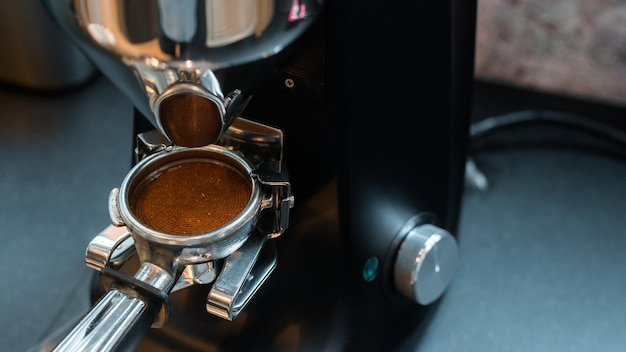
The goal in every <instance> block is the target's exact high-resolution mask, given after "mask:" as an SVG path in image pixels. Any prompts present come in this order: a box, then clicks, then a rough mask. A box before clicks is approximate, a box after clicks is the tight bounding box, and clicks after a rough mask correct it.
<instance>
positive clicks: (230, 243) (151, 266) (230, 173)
mask: <svg viewBox="0 0 626 352" xmlns="http://www.w3.org/2000/svg"><path fill="white" fill-rule="evenodd" d="M268 132H270V133H268ZM140 139H141V141H142V143H141V144H140V145H141V147H140V148H139V149H138V151H139V152H138V158H139V159H141V160H140V161H139V162H138V163H137V164H136V165H135V166H134V167H133V168H132V169H131V170H130V172H129V173H128V175H127V176H126V177H125V179H124V180H123V182H122V184H121V186H120V187H119V188H114V189H113V190H112V191H111V194H110V197H109V212H110V216H111V221H112V225H111V226H110V227H109V228H107V229H106V230H105V231H103V232H102V233H100V234H99V235H98V236H96V237H95V238H94V239H93V240H92V241H91V243H90V244H89V246H88V248H87V253H86V262H87V264H88V265H89V266H90V267H92V268H94V269H97V270H99V271H100V273H101V275H102V276H103V277H105V278H106V281H107V282H108V291H107V292H106V294H105V295H104V296H103V297H102V298H100V299H99V300H98V301H97V302H96V304H95V305H94V306H93V307H92V308H91V310H90V311H89V312H88V313H87V314H86V315H85V316H84V318H82V320H81V321H80V322H79V323H78V324H76V326H75V327H74V328H73V330H72V331H70V332H69V333H68V334H67V335H66V336H65V337H64V338H63V340H62V341H61V342H60V343H59V344H58V345H57V346H56V347H55V349H54V350H55V351H84V350H86V349H87V350H94V351H96V350H97V351H119V350H127V349H128V350H132V349H133V347H134V346H136V344H137V343H138V342H139V341H140V339H141V338H142V337H143V335H144V334H145V332H147V331H148V329H149V328H150V327H152V328H159V327H162V326H163V325H164V324H165V323H166V322H167V319H168V316H169V311H170V303H169V294H170V293H172V292H174V291H178V290H182V289H184V288H186V287H188V286H191V285H198V284H204V285H211V289H210V291H209V293H208V295H207V299H206V302H205V307H206V310H207V311H208V312H209V313H212V314H214V315H216V316H219V317H221V318H224V319H227V320H233V319H234V318H236V317H237V315H238V314H239V313H240V312H241V311H242V309H243V308H244V307H245V305H246V304H247V303H248V301H249V300H250V298H251V297H252V295H253V294H254V293H255V292H256V291H257V289H258V288H259V287H260V285H261V284H262V283H263V282H264V281H265V279H266V278H267V277H268V275H269V274H270V273H271V272H272V270H273V269H274V267H275V265H276V256H275V253H274V252H271V249H272V247H271V246H266V242H268V240H271V239H274V238H276V237H278V236H280V235H281V234H282V233H283V231H284V230H285V228H286V226H287V223H288V213H289V209H290V208H291V207H293V203H294V198H293V196H292V195H291V189H290V185H289V182H288V178H287V175H286V172H285V170H284V166H283V165H282V162H281V161H280V160H278V159H276V158H273V157H271V156H268V155H264V156H260V155H259V154H256V153H254V148H252V149H250V147H249V146H250V145H251V144H254V143H253V142H250V140H256V141H257V142H256V145H257V146H258V148H259V149H258V150H262V151H263V152H264V153H267V150H268V148H269V149H270V150H272V149H273V150H276V151H280V148H279V147H278V146H276V143H279V144H280V143H282V135H281V134H280V131H279V130H273V129H271V128H270V127H267V126H264V125H260V124H257V123H254V122H252V121H248V120H243V119H241V120H240V121H237V122H236V123H234V125H233V126H232V128H231V130H230V131H229V132H228V133H227V134H226V135H225V136H224V137H223V138H222V143H223V145H210V146H205V147H196V148H186V147H177V146H174V145H171V144H166V143H164V142H166V141H167V140H166V139H165V138H164V137H163V136H161V135H160V134H158V133H157V132H150V133H147V134H144V135H141V136H140ZM240 143H245V144H247V145H248V155H249V156H248V157H246V156H245V154H243V152H241V151H239V150H238V148H237V147H236V146H237V145H238V144H240ZM277 158H280V153H279V154H278V155H277ZM255 161H256V163H255ZM267 250H269V251H270V252H271V253H273V256H269V258H270V259H269V260H268V259H267V258H268V256H264V257H263V259H259V258H261V255H260V254H261V252H262V251H267ZM132 255H136V256H137V258H138V259H139V263H140V265H139V268H138V269H137V271H136V273H135V274H134V275H132V276H131V275H127V274H124V273H122V272H121V271H118V270H116V269H117V268H119V267H120V266H121V265H123V264H124V262H125V261H126V260H128V259H129V258H130V257H131V256H132ZM199 304H200V305H201V304H202V302H199Z"/></svg>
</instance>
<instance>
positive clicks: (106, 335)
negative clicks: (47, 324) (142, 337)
mask: <svg viewBox="0 0 626 352" xmlns="http://www.w3.org/2000/svg"><path fill="white" fill-rule="evenodd" d="M149 315H151V312H150V311H149V310H148V305H147V303H146V302H145V301H144V300H142V299H140V298H137V297H131V296H128V295H126V294H124V293H122V292H120V291H118V290H110V291H108V292H107V293H106V294H105V295H104V296H103V297H102V298H101V299H100V300H99V301H98V302H97V303H96V304H95V305H94V306H93V307H92V308H91V310H90V311H89V312H88V314H87V315H86V316H85V317H84V318H82V320H81V321H80V322H79V323H78V324H77V325H76V326H74V328H73V330H72V331H70V333H69V334H68V335H67V336H65V337H64V338H63V340H61V342H59V344H58V345H56V347H55V348H54V349H53V351H54V352H92V351H93V352H107V351H132V350H133V349H134V345H133V344H132V343H128V342H124V340H125V339H127V338H130V339H132V340H137V339H136V338H135V337H134V336H132V335H133V334H135V333H136V332H135V331H134V327H135V326H136V324H140V323H141V322H142V321H146V320H147V325H149V324H150V323H151V320H152V319H153V318H152V317H150V316H149ZM144 325H146V322H144ZM137 342H138V340H137V341H136V342H135V344H136V343H137Z"/></svg>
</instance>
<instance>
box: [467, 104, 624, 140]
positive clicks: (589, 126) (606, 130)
mask: <svg viewBox="0 0 626 352" xmlns="http://www.w3.org/2000/svg"><path fill="white" fill-rule="evenodd" d="M537 122H540V123H551V124H555V125H560V126H565V127H570V128H572V129H577V130H580V131H582V132H587V133H592V134H595V135H597V136H600V137H606V138H609V139H611V140H612V141H614V142H617V143H619V144H623V145H624V146H626V133H624V132H623V131H621V130H619V129H617V128H615V127H613V126H611V125H608V124H606V123H603V122H599V121H596V120H592V119H590V118H588V117H582V116H578V115H574V114H570V113H566V112H560V111H551V110H523V111H517V112H512V113H508V114H504V115H499V116H494V117H489V118H486V119H484V120H480V121H477V122H475V123H472V124H471V126H470V138H471V139H472V140H479V139H481V138H484V137H487V136H488V135H490V134H492V133H494V132H496V131H498V130H502V129H506V128H511V127H515V126H519V125H524V124H531V123H537Z"/></svg>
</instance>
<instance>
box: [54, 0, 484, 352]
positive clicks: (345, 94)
mask: <svg viewBox="0 0 626 352" xmlns="http://www.w3.org/2000/svg"><path fill="white" fill-rule="evenodd" d="M44 4H45V6H46V8H47V9H48V10H49V12H50V14H51V16H52V17H53V18H54V19H55V20H56V22H57V23H58V24H59V25H60V27H61V28H62V29H63V30H64V31H65V32H66V33H67V34H68V36H69V37H71V38H72V40H74V41H75V42H76V43H77V44H78V46H79V47H80V48H81V49H82V50H83V51H84V52H85V54H86V55H87V56H88V57H89V58H90V59H91V60H92V61H93V62H94V63H95V64H96V66H98V67H99V68H100V69H101V71H102V72H103V74H104V75H105V76H107V77H108V78H109V79H110V80H111V81H112V82H113V83H114V84H115V85H116V86H117V87H118V88H119V89H120V90H121V91H122V92H123V93H124V94H125V95H127V96H128V98H129V99H131V101H132V102H133V104H134V106H135V108H134V111H132V112H129V118H133V119H134V126H135V131H134V132H135V133H134V134H135V136H136V140H135V148H134V150H132V151H129V154H130V155H131V163H130V164H131V165H130V166H131V168H130V171H129V173H128V175H127V176H126V177H125V178H124V180H122V181H121V185H120V187H118V188H115V189H113V190H112V191H111V194H110V197H109V200H108V202H109V213H110V217H111V226H109V227H107V228H106V229H104V230H103V231H102V232H101V233H100V234H98V235H96V236H95V237H94V239H93V240H92V242H91V243H90V244H89V246H88V248H87V250H86V263H87V265H88V266H90V267H92V268H94V269H95V271H94V280H93V282H92V287H91V291H92V295H93V306H92V308H91V309H90V310H89V312H87V313H86V315H85V316H84V317H82V318H81V319H80V320H79V321H78V322H77V323H76V324H73V325H72V327H71V328H70V329H69V330H68V331H64V332H63V333H62V334H60V335H59V336H57V337H54V338H51V339H50V341H47V343H46V345H47V346H53V347H52V349H53V350H55V351H84V350H98V351H121V350H136V351H144V350H145V351H181V350H184V351H195V350H198V351H240V350H271V351H274V350H276V351H282V350H290V351H291V350H316V351H317V350H342V351H343V350H357V351H360V350H372V349H385V350H394V349H396V348H399V346H405V345H406V343H407V341H413V339H415V340H416V339H417V338H418V337H419V333H420V331H421V328H422V327H423V326H424V324H426V323H427V321H428V316H429V315H430V314H432V313H433V311H434V308H435V307H436V305H437V303H438V302H439V301H440V299H441V297H442V296H443V294H444V293H445V290H446V288H447V287H448V286H449V284H450V283H451V282H452V280H453V276H454V272H455V267H456V259H457V256H458V250H459V248H458V244H457V240H456V236H455V232H456V229H457V222H458V219H459V209H460V200H461V195H462V187H463V175H464V166H465V153H466V145H467V138H468V127H469V115H470V105H471V104H470V103H471V84H472V73H473V53H474V29H475V10H476V4H475V1H460V0H459V1H458V0H452V1H448V2H435V3H431V4H421V3H420V4H417V3H415V4H413V3H407V4H403V6H401V7H398V8H397V9H396V7H395V6H393V4H389V3H382V2H379V1H369V0H366V1H353V0H332V1H330V2H328V3H325V2H324V1H323V0H204V1H202V0H177V1H173V0H153V1H139V0H137V1H131V0H129V1H105V0H46V1H44ZM103 201H104V200H103Z"/></svg>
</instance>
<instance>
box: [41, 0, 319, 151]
mask: <svg viewBox="0 0 626 352" xmlns="http://www.w3.org/2000/svg"><path fill="white" fill-rule="evenodd" d="M44 3H45V4H46V5H47V6H46V7H47V8H48V10H49V12H50V14H51V15H52V17H53V18H54V20H55V21H56V22H57V23H58V24H59V25H60V26H61V27H62V29H63V30H64V31H65V32H66V33H68V34H69V35H70V36H71V37H72V38H73V39H74V40H75V42H76V43H77V44H78V45H79V46H80V47H81V48H82V49H83V50H84V51H85V53H86V54H87V56H88V57H90V58H91V59H92V61H93V62H94V63H95V64H96V66H98V67H99V68H100V70H101V71H102V72H103V73H104V74H105V75H106V76H108V77H109V79H110V80H111V81H112V82H113V83H114V84H115V85H116V86H117V87H118V88H119V89H121V90H122V91H123V92H124V93H125V94H126V95H127V96H128V97H129V98H130V99H131V100H132V102H133V104H134V105H135V107H136V108H137V109H138V110H139V111H140V112H141V113H142V114H143V115H144V116H145V117H146V118H147V119H148V120H150V122H152V124H153V125H154V126H155V127H157V128H158V129H159V130H160V131H161V132H162V133H163V134H164V135H166V136H167V137H168V138H169V139H170V140H171V141H172V142H173V143H174V144H176V145H179V146H186V147H198V146H204V145H208V144H212V143H215V142H216V141H217V140H218V139H219V138H220V136H221V135H222V133H223V132H224V131H225V130H226V129H227V128H228V126H229V125H230V124H231V122H232V121H233V119H234V118H235V117H237V116H238V115H239V113H241V111H242V110H243V109H244V108H245V106H246V104H247V102H248V101H249V99H250V98H251V97H252V94H253V93H254V92H255V90H256V89H258V87H259V86H260V85H261V84H263V83H264V82H265V81H266V80H267V79H268V78H269V75H270V74H271V73H272V71H273V70H274V69H275V68H276V66H277V65H278V63H279V61H280V60H282V58H283V56H284V55H283V54H284V52H286V51H288V50H285V49H287V48H288V47H289V46H290V44H291V43H292V42H294V41H295V40H296V39H297V38H299V37H300V36H301V35H302V34H303V32H304V31H306V30H307V29H308V28H309V27H310V26H311V24H313V23H314V22H315V19H316V18H317V17H319V14H320V13H321V9H322V5H323V4H322V0H176V1H174V0H146V1H118V0H114V1H97V0H95V1H94V0H44Z"/></svg>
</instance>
